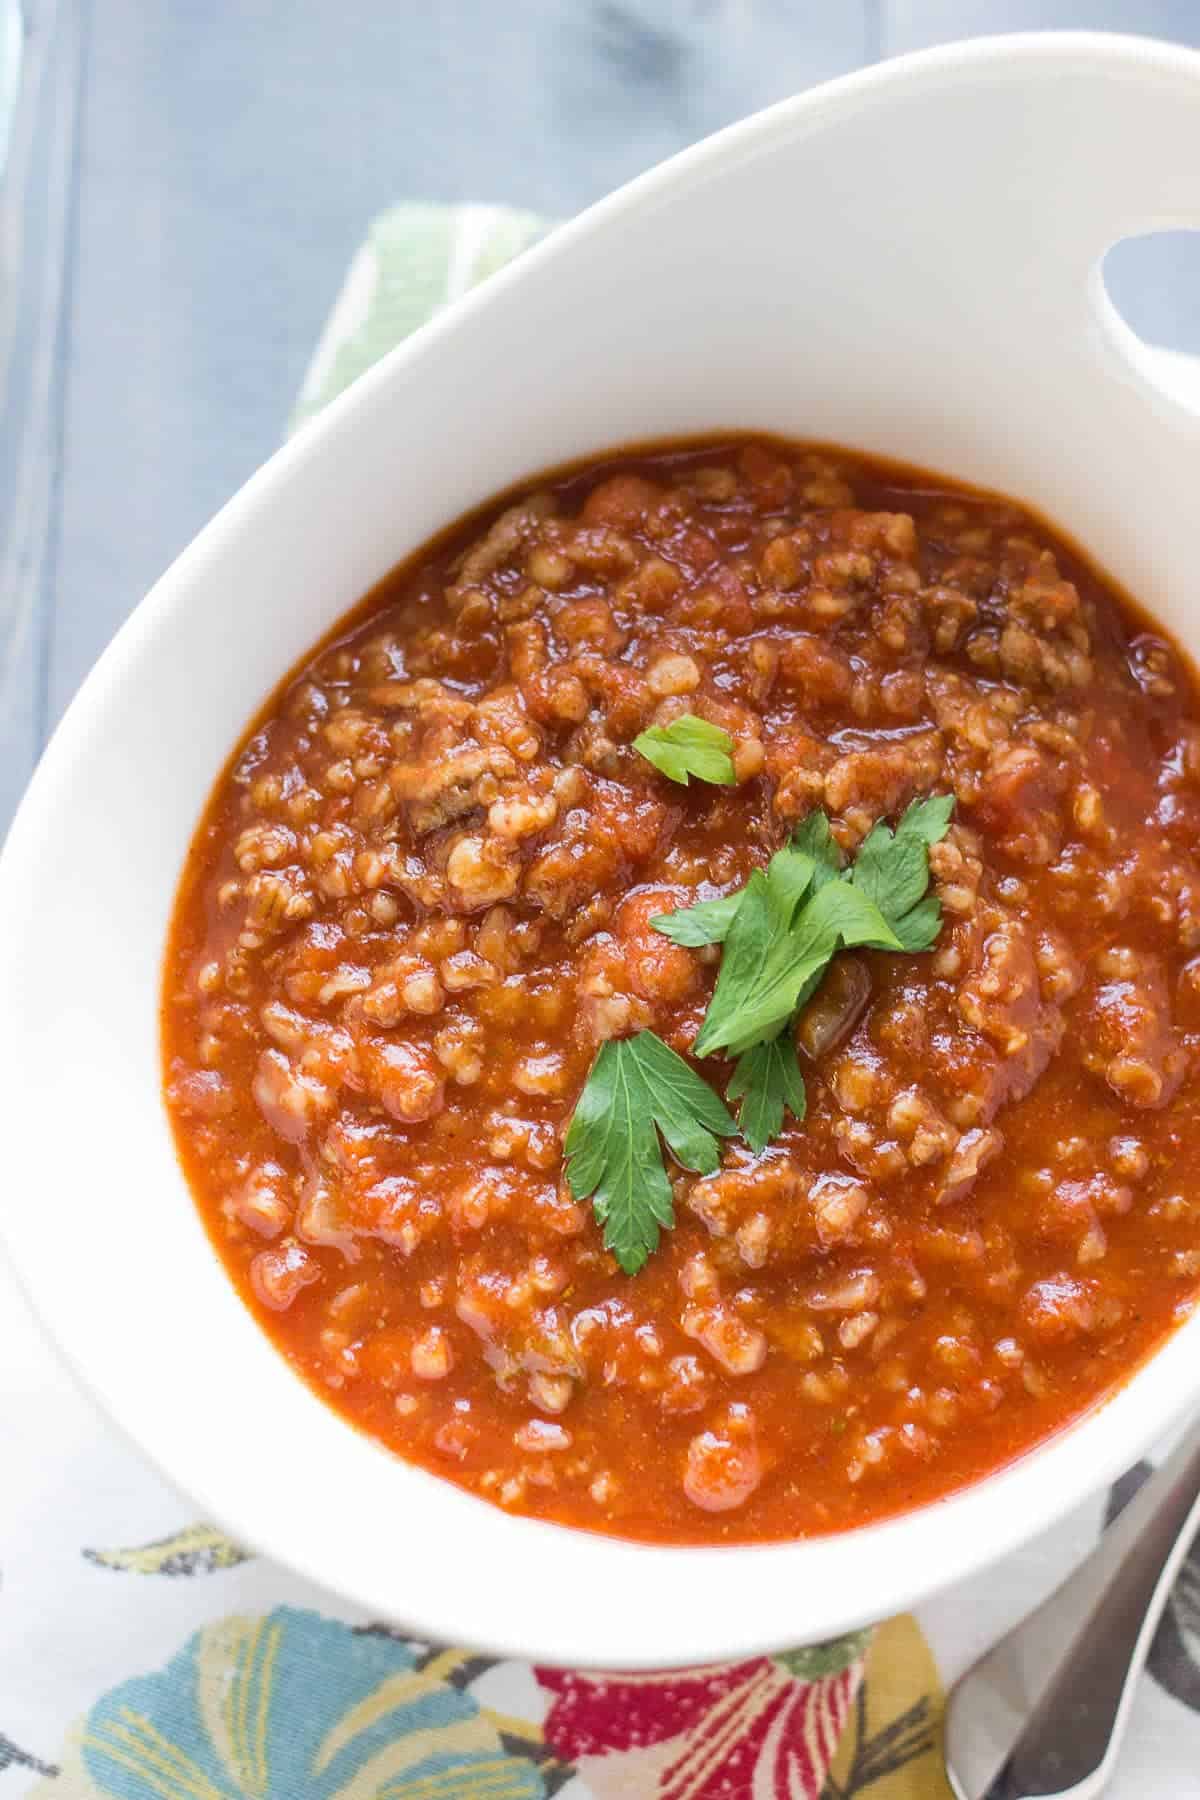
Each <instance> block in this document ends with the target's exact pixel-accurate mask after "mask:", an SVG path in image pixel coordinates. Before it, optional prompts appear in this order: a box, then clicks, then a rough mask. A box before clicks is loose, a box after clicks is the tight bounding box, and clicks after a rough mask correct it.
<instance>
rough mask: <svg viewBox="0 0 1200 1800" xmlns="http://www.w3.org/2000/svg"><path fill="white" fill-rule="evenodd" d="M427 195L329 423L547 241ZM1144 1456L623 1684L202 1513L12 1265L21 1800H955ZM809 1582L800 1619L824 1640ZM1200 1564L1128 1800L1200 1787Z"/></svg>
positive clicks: (9, 1578)
mask: <svg viewBox="0 0 1200 1800" xmlns="http://www.w3.org/2000/svg"><path fill="white" fill-rule="evenodd" d="M542 229H543V227H542V224H541V222H540V221H539V220H537V219H536V218H534V217H532V216H531V215H529V214H526V213H519V212H514V211H511V210H507V209H502V208H496V207H483V206H465V207H436V206H415V205H414V206H402V207H399V208H397V209H396V210H395V211H393V212H391V213H388V214H386V215H384V217H382V218H381V219H379V220H377V221H376V223H375V224H374V226H373V227H372V229H371V233H370V236H369V238H368V241H367V243H366V245H365V246H364V247H363V249H362V250H361V251H360V252H359V254H358V256H357V257H356V259H355V261H354V264H353V266H352V268H351V270H350V273H349V275H348V277H347V281H346V285H345V287H344V289H343V292H342V296H341V298H340V300H339V301H338V303H337V306H336V307H335V310H334V313H333V315H332V318H331V319H330V322H329V325H328V326H327V328H326V331H325V334H324V336H323V338H322V341H321V344H320V346H319V347H318V350H317V354H316V356H315V358H314V362H313V365H312V368H311V370H310V372H309V376H308V379H307V381H306V382H305V385H304V389H303V392H302V394H301V396H300V400H299V403H298V406H297V412H296V422H299V421H300V420H302V419H303V418H305V417H307V416H308V415H309V414H311V413H313V412H315V411H316V410H317V409H318V408H319V407H320V406H321V405H323V404H324V402H325V401H326V400H328V399H329V398H331V397H332V395H333V394H335V393H337V392H338V391H340V389H341V388H343V387H345V386H346V385H347V384H348V383H349V382H350V381H352V380H353V379H354V378H355V376H356V375H358V374H360V373H361V372H362V371H363V369H365V368H367V367H368V366H369V365H370V364H371V363H372V362H374V361H375V360H376V359H377V358H378V357H379V356H380V355H382V354H383V352H384V351H385V350H387V349H388V348H389V347H390V346H391V345H392V344H394V343H396V342H397V341H398V340H399V339H400V338H401V337H403V336H404V335H405V334H406V333H407V332H409V331H411V330H413V329H415V328H416V326H418V325H420V324H421V323H422V321H423V320H425V319H426V318H428V317H429V316H430V314H431V313H432V312H434V311H435V310H436V309H437V308H439V307H440V306H442V305H445V304H446V303H447V302H449V301H452V300H453V299H454V298H455V297H456V296H457V295H458V294H460V293H462V292H464V291H465V290H466V289H467V288H469V287H471V286H473V285H475V284H476V283H477V282H479V281H481V280H483V279H484V278H485V277H486V276H487V275H488V274H490V273H491V272H492V271H493V270H494V269H496V268H499V267H500V266H501V264H503V263H504V262H506V261H508V260H509V258H510V257H512V256H514V255H516V254H517V253H518V252H519V251H520V250H521V249H523V248H524V247H525V246H526V245H527V244H529V243H530V242H532V241H533V239H534V238H536V237H537V236H538V235H539V234H540V233H541V231H542ZM1145 1473H1146V1468H1145V1466H1143V1467H1142V1468H1140V1469H1139V1470H1135V1471H1134V1472H1133V1473H1132V1474H1131V1475H1129V1476H1128V1477H1126V1478H1125V1480H1124V1481H1123V1482H1122V1483H1119V1484H1118V1487H1117V1489H1116V1490H1114V1493H1113V1494H1112V1495H1111V1496H1108V1497H1107V1499H1105V1498H1101V1499H1100V1500H1098V1501H1096V1502H1094V1503H1093V1504H1091V1505H1089V1506H1087V1507H1085V1508H1083V1509H1082V1510H1081V1511H1080V1512H1079V1513H1077V1514H1075V1515H1074V1516H1073V1517H1071V1518H1070V1519H1068V1520H1067V1521H1065V1522H1064V1523H1063V1524H1061V1525H1060V1526H1058V1527H1056V1529H1055V1530H1054V1531H1053V1532H1052V1533H1050V1534H1049V1535H1048V1536H1046V1537H1044V1538H1042V1539H1041V1540H1039V1541H1038V1542H1037V1543H1035V1544H1034V1545H1032V1546H1030V1547H1029V1548H1028V1549H1026V1550H1024V1551H1022V1552H1021V1553H1019V1554H1018V1555H1017V1556H1014V1557H1011V1558H1009V1559H1008V1561H1007V1562H1006V1563H1005V1564H1004V1565H1003V1567H1002V1568H1001V1569H999V1570H993V1571H990V1572H988V1573H987V1574H985V1575H984V1576H982V1577H980V1578H978V1579H976V1580H975V1581H974V1582H972V1583H970V1584H967V1585H965V1586H963V1587H960V1588H958V1589H956V1590H954V1591H952V1592H951V1593H949V1594H947V1595H944V1596H942V1597H941V1598H940V1599H939V1600H937V1601H936V1602H934V1603H932V1604H930V1605H929V1606H927V1607H926V1608H924V1609H923V1610H922V1612H921V1615H920V1617H919V1619H917V1618H900V1619H892V1620H890V1621H889V1622H888V1623H886V1624H882V1625H880V1626H878V1627H877V1628H876V1629H875V1630H874V1631H873V1632H861V1633H856V1634H853V1635H851V1636H849V1637H845V1638H841V1639H839V1640H837V1641H836V1642H834V1643H829V1644H823V1645H819V1646H817V1647H815V1648H813V1647H808V1648H794V1649H791V1650H784V1651H780V1652H778V1653H776V1654H775V1655H773V1656H758V1657H751V1658H749V1659H746V1660H744V1661H741V1662H736V1663H728V1664H723V1665H720V1666H718V1667H715V1668H704V1669H690V1670H685V1671H682V1672H680V1671H674V1672H669V1673H662V1674H650V1675H645V1674H643V1675H616V1674H614V1675H594V1674H584V1673H580V1672H576V1671H571V1670H563V1669H551V1668H542V1667H537V1666H530V1665H528V1664H525V1663H517V1662H509V1661H498V1660H497V1659H495V1658H494V1657H490V1656H481V1655H478V1654H476V1653H475V1652H474V1651H472V1650H471V1649H470V1648H469V1647H466V1646H455V1647H449V1648H447V1647H445V1646H442V1645H434V1644H424V1643H415V1642H413V1641H411V1640H409V1639H407V1638H405V1637H404V1636H403V1635H401V1634H400V1633H398V1632H397V1631H396V1630H394V1629H393V1628H391V1627H390V1626H389V1625H388V1624H387V1623H386V1622H385V1621H382V1620H378V1619H373V1618H371V1617H369V1616H367V1615H364V1614H362V1613H359V1612H357V1611H355V1610H354V1609H352V1608H349V1607H347V1606H345V1605H343V1604H342V1603H341V1602H339V1601H337V1600H336V1599H334V1598H333V1597H332V1596H330V1595H328V1594H324V1593H321V1592H319V1591H317V1590H315V1589H313V1588H311V1587H308V1586H306V1585H305V1584H304V1583H302V1582H301V1581H299V1580H298V1579H297V1578H296V1577H294V1576H292V1575H289V1574H288V1573H287V1572H286V1571H284V1570H282V1569H278V1568H276V1567H274V1566H272V1565H271V1564H268V1563H266V1562H264V1561H263V1560H262V1559H261V1558H257V1557H252V1556H250V1555H248V1554H247V1553H246V1552H245V1551H243V1550H242V1549H241V1548H239V1546H238V1545H236V1544H233V1543H231V1542H230V1541H229V1540H228V1539H227V1538H226V1537H224V1536H223V1535H222V1534H221V1533H220V1532H219V1531H217V1530H215V1529H214V1528H213V1527H211V1526H209V1525H207V1524H204V1523H202V1522H197V1521H196V1520H195V1519H194V1518H193V1516H192V1514H191V1512H190V1509H189V1506H188V1503H187V1501H186V1500H184V1499H182V1498H181V1497H180V1496H179V1495H177V1494H176V1493H174V1492H173V1491H172V1490H171V1489H170V1488H168V1487H167V1486H166V1485H165V1484H164V1483H163V1482H162V1481H160V1480H159V1479H158V1478H157V1476H156V1475H155V1474H153V1473H152V1472H151V1470H150V1469H149V1468H148V1467H147V1466H146V1465H145V1464H144V1463H142V1462H141V1460H140V1459H139V1458H138V1456H137V1455H136V1454H135V1453H134V1452H133V1451H132V1450H131V1449H130V1448H129V1447H128V1445H126V1444H125V1443H124V1441H123V1440H121V1439H119V1438H118V1437H117V1436H116V1434H115V1433H114V1432H113V1431H112V1429H111V1428H110V1427H109V1426H108V1425H107V1423H106V1422H105V1421H104V1420H103V1419H101V1418H100V1416H99V1415H98V1414H97V1413H96V1411H95V1409H94V1408H93V1407H92V1406H91V1404H90V1403H89V1402H88V1401H87V1400H86V1399H84V1397H83V1396H82V1395H81V1394H80V1392H79V1391H78V1390H77V1389H76V1388H75V1386H74V1385H73V1383H72V1382H71V1380H70V1378H69V1377H68V1376H67V1375H66V1373H65V1372H64V1371H63V1369H62V1368H61V1367H60V1365H59V1364H58V1362H57V1361H56V1359H55V1357H54V1356H53V1354H52V1352H51V1351H50V1350H49V1349H48V1347H47V1346H46V1344H45V1343H44V1341H43V1340H42V1338H41V1336H40V1334H39V1332H38V1329H37V1327H36V1326H35V1324H34V1322H33V1319H32V1317H31V1315H30V1313H29V1311H28V1308H27V1306H26V1304H25V1301H24V1299H23V1298H22V1296H21V1295H20V1294H19V1292H18V1290H17V1289H16V1287H15V1285H14V1284H13V1282H12V1279H11V1276H10V1275H9V1274H8V1272H7V1271H6V1270H5V1269H4V1267H3V1266H2V1265H0V1800H17V1797H18V1796H29V1797H33V1796H36V1800H548V1797H549V1796H553V1795H561V1796H562V1800H588V1797H591V1800H858V1797H859V1796H864V1797H865V1800H949V1788H948V1787H947V1784H946V1780H945V1775H944V1771H943V1768H942V1762H941V1757H940V1754H939V1750H938V1735H939V1724H940V1709H941V1696H942V1688H941V1684H940V1681H939V1675H938V1667H939V1666H940V1668H941V1671H942V1679H943V1680H946V1681H949V1680H952V1679H953V1677H954V1676H955V1675H956V1674H957V1673H958V1672H959V1671H960V1670H961V1669H962V1668H963V1667H965V1666H966V1665H967V1664H968V1663H969V1662H970V1661H971V1660H972V1659H973V1658H974V1657H975V1656H977V1655H978V1654H979V1652H980V1651H981V1650H982V1649H983V1648H984V1647H985V1646H986V1645H987V1644H988V1643H990V1642H992V1641H993V1640H994V1639H995V1638H996V1637H997V1636H999V1635H1000V1633H1001V1632H1002V1631H1003V1630H1005V1629H1006V1628H1007V1627H1008V1626H1009V1625H1010V1624H1011V1623H1013V1622H1014V1621H1015V1620H1016V1619H1017V1618H1019V1617H1020V1616H1021V1615H1022V1614H1023V1613H1024V1612H1026V1611H1028V1610H1029V1608H1030V1607H1032V1606H1033V1605H1035V1604H1036V1603H1037V1601H1038V1600H1039V1599H1040V1598H1041V1597H1042V1596H1043V1595H1044V1594H1046V1593H1047V1592H1049V1590H1050V1589H1051V1588H1052V1587H1053V1586H1054V1585H1055V1584H1056V1582H1057V1581H1059V1580H1061V1578H1062V1576H1063V1575H1064V1574H1065V1573H1066V1571H1067V1570H1068V1568H1069V1567H1070V1566H1071V1564H1072V1563H1073V1562H1074V1561H1076V1560H1077V1559H1078V1558H1079V1557H1080V1556H1081V1555H1083V1554H1085V1553H1086V1551H1087V1549H1088V1548H1089V1547H1090V1546H1091V1544H1092V1543H1093V1542H1094V1540H1095V1536H1096V1533H1097V1531H1098V1530H1099V1529H1100V1527H1101V1526H1102V1524H1103V1523H1104V1518H1105V1514H1106V1512H1107V1513H1108V1514H1111V1512H1112V1511H1113V1510H1115V1509H1116V1508H1117V1507H1119V1505H1120V1504H1121V1503H1122V1502H1123V1501H1124V1500H1125V1499H1127V1498H1128V1497H1129V1495H1130V1494H1131V1493H1132V1492H1133V1491H1134V1490H1135V1488H1136V1486H1137V1483H1138V1482H1139V1480H1141V1479H1144V1476H1145ZM803 1614H804V1606H803V1596H802V1595H798V1596H797V1606H796V1616H797V1635H798V1636H799V1635H801V1634H802V1632H803ZM1198 1712H1200V1553H1196V1554H1194V1555H1193V1557H1192V1559H1191V1561H1190V1562H1189V1564H1188V1565H1187V1567H1186V1568H1185V1571H1184V1574H1183V1576H1182V1578H1181V1580H1180V1582H1179V1585H1178V1587H1177V1590H1176V1594H1175V1599H1174V1602H1173V1604H1172V1607H1171V1609H1170V1611H1169V1613H1168V1616H1167V1617H1166V1619H1165V1620H1164V1622H1163V1625H1162V1628H1161V1629H1160V1631H1159V1634H1158V1637H1157V1639H1156V1642H1155V1646H1154V1651H1153V1654H1152V1657H1151V1662H1150V1670H1149V1673H1148V1675H1147V1678H1146V1679H1145V1680H1144V1681H1143V1683H1142V1685H1141V1690H1140V1692H1139V1695H1138V1703H1137V1708H1136V1711H1135V1717H1134V1723H1133V1728H1132V1730H1131V1733H1130V1738H1129V1742H1128V1745H1127V1749H1126V1753H1125V1755H1124V1757H1123V1760H1122V1765H1121V1770H1120V1773H1119V1778H1118V1780H1117V1783H1116V1785H1115V1786H1114V1788H1113V1794H1114V1796H1115V1800H1185V1797H1188V1796H1195V1795H1196V1794H1197V1793H1198V1792H1200V1777H1198V1776H1197V1773H1196V1771H1197V1768H1198V1767H1200V1718H1197V1717H1196V1716H1194V1715H1195V1714H1196V1713H1198Z"/></svg>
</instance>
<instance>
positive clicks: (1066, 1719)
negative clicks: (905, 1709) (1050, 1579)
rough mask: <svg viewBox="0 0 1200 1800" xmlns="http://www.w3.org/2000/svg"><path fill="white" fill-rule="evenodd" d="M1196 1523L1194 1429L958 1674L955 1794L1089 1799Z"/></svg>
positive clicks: (1106, 1771) (950, 1739)
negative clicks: (1078, 1557) (1030, 1609)
mask: <svg viewBox="0 0 1200 1800" xmlns="http://www.w3.org/2000/svg"><path fill="white" fill-rule="evenodd" d="M1198 1528H1200V1424H1196V1425H1194V1426H1192V1428H1191V1429H1190V1430H1189V1431H1188V1432H1186V1433H1185V1435H1184V1437H1183V1438H1182V1439H1181V1441H1180V1443H1179V1444H1178V1446H1177V1447H1176V1449H1175V1450H1174V1451H1172V1453H1171V1455H1170V1456H1169V1457H1168V1458H1167V1459H1166V1461H1165V1462H1164V1463H1162V1465H1161V1466H1160V1467H1159V1468H1158V1469H1157V1470H1156V1472H1155V1473H1154V1474H1153V1475H1152V1476H1151V1477H1150V1479H1149V1480H1148V1481H1147V1482H1146V1483H1145V1484H1144V1485H1143V1487H1142V1488H1141V1489H1140V1490H1139V1491H1138V1493H1137V1494H1136V1495H1135V1496H1134V1498H1133V1499H1132V1500H1131V1501H1130V1502H1129V1504H1128V1506H1126V1508H1125V1510H1124V1511H1123V1512H1122V1513H1121V1515H1120V1517H1119V1518H1117V1519H1116V1520H1115V1521H1114V1523H1113V1524H1112V1525H1110V1526H1109V1528H1108V1530H1107V1531H1106V1532H1105V1533H1104V1536H1103V1537H1102V1538H1101V1540H1100V1543H1099V1546H1098V1547H1097V1548H1096V1549H1095V1550H1094V1551H1093V1552H1092V1554H1091V1555H1090V1556H1089V1557H1088V1558H1087V1559H1086V1560H1085V1561H1084V1562H1083V1563H1082V1564H1081V1565H1080V1567H1079V1568H1078V1569H1077V1570H1076V1571H1075V1573H1074V1574H1073V1575H1071V1576H1069V1577H1068V1579H1067V1580H1066V1581H1064V1582H1063V1584H1062V1586H1061V1587H1060V1588H1058V1589H1056V1590H1055V1592H1054V1593H1053V1594H1051V1596H1050V1598H1049V1599H1048V1600H1046V1601H1044V1602H1043V1604H1042V1605H1041V1606H1039V1607H1038V1609H1037V1611H1036V1612H1034V1613H1031V1614H1030V1616H1029V1617H1028V1618H1027V1619H1025V1620H1023V1621H1022V1623H1021V1624H1020V1625H1018V1626H1017V1627H1016V1628H1015V1629H1014V1630H1013V1631H1011V1632H1010V1633H1009V1635H1008V1636H1007V1637H1006V1638H1003V1639H1002V1640H1001V1641H1000V1643H999V1644H997V1645H996V1647H995V1649H993V1650H991V1651H989V1652H988V1654H987V1655H986V1656H984V1657H983V1658H982V1659H981V1660H980V1661H979V1662H977V1663H976V1664H975V1665H974V1667H973V1668H971V1669H969V1670H968V1672H967V1673H966V1674H965V1675H964V1676H963V1677H962V1679H961V1681H959V1682H958V1683H957V1684H956V1686H955V1688H954V1690H953V1692H952V1694H951V1695H950V1699H949V1701H948V1702H947V1706H946V1731H945V1750H946V1772H947V1774H948V1776H949V1778H950V1785H951V1787H952V1788H953V1789H954V1792H955V1794H956V1795H957V1797H958V1800H1034V1797H1035V1796H1036V1797H1039V1800H1050V1797H1051V1796H1053V1797H1054V1800H1093V1797H1094V1796H1095V1795H1098V1794H1099V1793H1101V1792H1102V1790H1103V1789H1104V1787H1105V1786H1106V1785H1107V1783H1108V1781H1109V1779H1110V1777H1111V1775H1112V1771H1113V1765H1114V1763H1115V1761H1116V1757H1117V1752H1118V1750H1119V1748H1120V1743H1121V1738H1122V1736H1123V1735H1124V1730H1125V1725H1126V1723H1127V1720H1128V1715H1129V1708H1130V1704H1131V1702H1132V1699H1133V1692H1134V1688H1135V1686H1136V1683H1137V1677H1138V1675H1139V1674H1140V1673H1141V1669H1142V1666H1143V1664H1144V1663H1145V1660H1146V1655H1147V1652H1148V1651H1149V1648H1150V1643H1151V1640H1152V1638H1153V1636H1154V1631H1155V1627H1156V1626H1157V1624H1158V1620H1159V1617H1160V1615H1161V1613H1162V1609H1163V1607H1164V1605H1165V1604H1166V1601H1167V1596H1168V1595H1169V1593H1170V1591H1171V1586H1172V1584H1173V1582H1174V1580H1175V1576H1176V1574H1177V1572H1178V1569H1179V1565H1180V1563H1181V1562H1182V1561H1183V1558H1184V1556H1185V1555H1186V1553H1187V1550H1188V1547H1189V1546H1190V1544H1191V1541H1192V1538H1193V1536H1194V1535H1195V1533H1196V1531H1197V1529H1198Z"/></svg>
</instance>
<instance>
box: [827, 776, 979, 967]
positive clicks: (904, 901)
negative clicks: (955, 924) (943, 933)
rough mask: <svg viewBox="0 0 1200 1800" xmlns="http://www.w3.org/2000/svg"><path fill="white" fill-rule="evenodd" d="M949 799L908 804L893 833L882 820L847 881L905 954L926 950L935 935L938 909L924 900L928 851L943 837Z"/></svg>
mask: <svg viewBox="0 0 1200 1800" xmlns="http://www.w3.org/2000/svg"><path fill="white" fill-rule="evenodd" d="M953 811H954V796H953V794H934V795H931V796H930V798H929V799H928V800H914V801H913V803H912V805H911V806H910V807H909V808H908V810H907V812H906V813H905V814H904V816H903V818H902V819H901V820H900V823H899V824H898V825H897V827H896V829H895V831H894V832H893V831H892V829H891V827H890V826H888V825H885V824H884V823H883V822H882V820H881V821H880V823H879V824H878V825H876V826H875V828H874V830H873V831H871V833H870V834H869V835H868V837H867V838H866V839H865V840H864V841H863V843H862V845H861V846H860V848H859V852H858V855H857V856H856V857H855V859H854V868H853V869H852V870H851V874H850V879H851V881H852V882H853V883H854V886H855V887H856V888H859V889H860V890H861V891H862V892H863V893H865V894H868V895H869V896H870V898H871V899H872V900H873V901H874V902H875V904H876V905H877V906H878V908H879V910H880V912H881V913H882V914H883V915H884V917H885V918H886V919H887V921H888V923H889V925H890V926H891V927H892V930H893V931H894V932H895V934H896V936H897V938H898V939H899V940H900V943H901V945H902V947H903V948H904V949H905V950H928V949H931V948H932V946H933V944H934V943H935V941H936V939H937V934H938V932H939V931H940V929H941V922H942V909H941V903H940V902H939V901H938V900H937V899H936V898H934V896H933V895H931V894H928V893H927V892H926V890H927V889H928V887H929V846H930V844H936V843H939V842H940V841H941V839H942V838H944V837H945V835H946V833H947V831H948V830H949V829H950V818H951V814H952V813H953Z"/></svg>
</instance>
